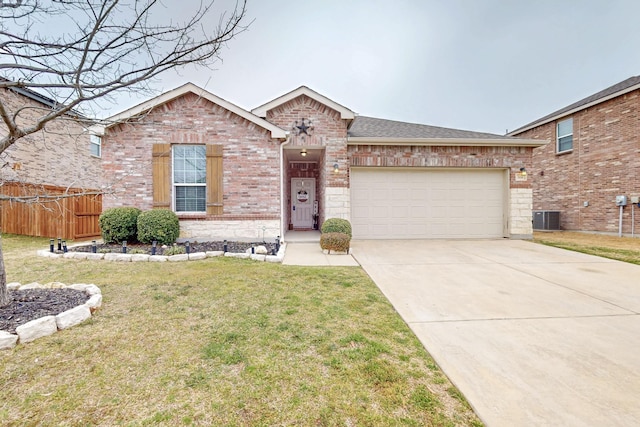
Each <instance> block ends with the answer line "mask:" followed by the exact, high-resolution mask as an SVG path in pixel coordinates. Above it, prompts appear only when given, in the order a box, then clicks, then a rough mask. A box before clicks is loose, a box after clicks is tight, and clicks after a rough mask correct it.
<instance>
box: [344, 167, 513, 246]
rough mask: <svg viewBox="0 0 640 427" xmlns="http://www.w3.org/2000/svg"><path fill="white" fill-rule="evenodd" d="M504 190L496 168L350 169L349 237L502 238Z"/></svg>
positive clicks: (499, 171)
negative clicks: (350, 222) (350, 216)
mask: <svg viewBox="0 0 640 427" xmlns="http://www.w3.org/2000/svg"><path fill="white" fill-rule="evenodd" d="M505 185H506V184H505V178H504V172H503V171H502V170H499V169H484V170H483V169H465V170H451V169H448V170H444V169H438V170H432V169H431V170H427V169H420V170H415V169H414V170H407V169H392V170H389V169H357V168H354V169H352V171H351V195H352V196H351V203H352V206H351V209H352V225H353V234H354V238H361V239H369V238H371V239H385V238H389V239H390V238H393V239H401V238H404V239H412V238H493V237H502V236H503V233H504V216H505V214H504V209H505V208H504V206H505V195H506V188H505Z"/></svg>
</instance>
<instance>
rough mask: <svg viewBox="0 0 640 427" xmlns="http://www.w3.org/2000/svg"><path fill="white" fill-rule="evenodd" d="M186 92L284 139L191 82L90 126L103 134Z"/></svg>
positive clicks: (278, 131)
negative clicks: (114, 126) (112, 127)
mask: <svg viewBox="0 0 640 427" xmlns="http://www.w3.org/2000/svg"><path fill="white" fill-rule="evenodd" d="M187 94H193V95H196V96H197V97H200V98H204V99H206V100H208V101H209V102H211V103H213V104H216V105H217V106H219V107H221V108H224V109H225V110H228V111H229V112H231V113H233V114H235V115H237V116H240V117H242V118H243V119H245V120H247V121H249V122H251V123H253V124H255V125H256V126H258V127H261V128H263V129H265V130H266V131H268V132H270V133H271V138H274V139H285V138H286V137H287V133H286V132H285V131H284V130H283V129H281V128H279V127H277V126H275V125H274V124H272V123H269V122H268V121H266V120H264V119H262V118H260V117H258V116H256V115H254V114H252V113H251V112H249V111H247V110H245V109H243V108H240V107H238V106H237V105H235V104H232V103H230V102H228V101H226V100H224V99H222V98H220V97H218V96H216V95H214V94H212V93H210V92H208V91H206V90H204V89H202V88H200V87H198V86H196V85H194V84H193V83H187V84H185V85H182V86H180V87H178V88H176V89H173V90H170V91H168V92H165V93H163V94H161V95H159V96H157V97H155V98H152V99H150V100H148V101H146V102H143V103H142V104H138V105H136V106H134V107H132V108H129V109H127V110H125V111H123V112H121V113H118V114H116V115H113V116H111V117H108V118H107V119H105V120H103V121H102V124H101V125H99V126H94V127H92V129H91V130H92V131H93V132H95V133H98V134H104V130H105V129H106V128H109V127H111V126H113V125H115V124H117V123H120V122H123V121H127V120H131V119H134V118H137V117H141V116H143V115H145V114H147V113H148V112H149V111H152V110H153V109H156V108H159V107H161V106H163V105H165V104H167V103H169V102H170V101H173V100H175V99H177V98H180V97H183V96H185V95H187Z"/></svg>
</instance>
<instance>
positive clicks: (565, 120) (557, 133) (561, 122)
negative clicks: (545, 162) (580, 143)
mask: <svg viewBox="0 0 640 427" xmlns="http://www.w3.org/2000/svg"><path fill="white" fill-rule="evenodd" d="M568 121H571V133H567V134H563V135H560V125H561V124H563V123H566V122H568ZM567 137H571V148H567V149H564V150H561V149H560V143H561V141H560V140H561V139H563V138H567ZM571 151H573V117H568V118H566V119H563V120H559V121H558V122H556V153H558V154H562V153H570V152H571Z"/></svg>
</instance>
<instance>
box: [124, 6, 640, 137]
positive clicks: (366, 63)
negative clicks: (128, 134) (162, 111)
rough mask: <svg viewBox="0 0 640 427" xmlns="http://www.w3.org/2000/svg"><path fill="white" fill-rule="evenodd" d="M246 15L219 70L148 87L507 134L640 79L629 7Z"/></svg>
mask: <svg viewBox="0 0 640 427" xmlns="http://www.w3.org/2000/svg"><path fill="white" fill-rule="evenodd" d="M171 1H173V0H171ZM196 2H197V0H183V1H182V3H181V4H182V5H183V7H184V9H185V10H187V8H188V6H189V4H190V3H196ZM248 8H249V12H248V16H247V18H248V19H247V22H250V21H253V22H252V23H251V25H250V27H249V28H248V30H247V31H246V32H244V33H242V34H240V35H239V36H237V38H235V39H234V40H232V41H231V42H230V43H229V44H228V46H227V47H226V48H225V49H224V50H223V52H222V55H223V62H222V63H219V64H217V69H215V70H211V71H207V70H202V69H199V70H184V71H183V72H182V73H181V75H179V76H177V75H174V74H167V75H166V76H164V78H163V79H162V81H161V82H159V83H158V85H157V88H158V89H161V90H169V89H172V88H174V87H177V86H179V85H181V84H183V83H185V82H187V81H191V82H193V83H195V84H197V85H199V86H202V87H204V88H206V89H207V90H209V91H210V92H212V93H214V94H216V95H218V96H220V97H222V98H224V99H226V100H227V101H230V102H232V103H234V104H237V105H238V106H240V107H243V108H245V109H248V110H250V109H252V108H255V107H257V106H259V105H261V104H263V103H265V102H268V101H270V100H272V99H274V98H276V97H278V96H280V95H283V94H285V93H287V92H289V91H291V90H293V89H295V88H297V87H299V86H301V85H306V86H308V87H310V88H311V89H313V90H315V91H317V92H319V93H321V94H322V95H325V96H327V97H328V98H330V99H332V100H333V101H335V102H338V103H339V104H342V105H344V106H345V107H348V108H350V109H351V110H353V111H355V112H356V113H358V114H360V115H366V116H373V117H379V118H385V119H391V120H400V121H406V122H414V123H423V124H430V125H435V126H443V127H451V128H457V129H467V130H475V131H484V132H492V133H497V134H504V133H505V131H506V130H507V129H509V130H514V129H515V128H517V127H520V126H522V125H524V124H526V123H528V122H531V121H533V120H535V119H537V118H540V117H542V116H544V115H546V114H548V113H550V112H552V111H554V110H557V109H559V108H562V107H564V106H566V105H569V104H570V103H573V102H574V101H577V100H579V99H581V98H584V97H586V96H588V95H591V94H593V93H595V92H597V91H600V90H602V89H604V88H606V87H608V86H610V85H612V84H615V83H618V82H620V81H622V80H624V79H626V78H628V77H631V76H635V75H639V74H640V1H638V0H249V5H248ZM214 21H215V20H214ZM133 102H134V101H132V100H127V101H126V102H125V101H121V105H120V107H121V108H120V109H124V108H127V107H129V106H131V105H133ZM138 102H139V101H138Z"/></svg>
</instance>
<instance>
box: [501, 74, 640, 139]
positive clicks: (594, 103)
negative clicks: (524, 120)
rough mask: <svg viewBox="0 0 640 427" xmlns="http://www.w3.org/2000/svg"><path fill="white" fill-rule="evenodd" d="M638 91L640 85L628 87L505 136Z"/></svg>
mask: <svg viewBox="0 0 640 427" xmlns="http://www.w3.org/2000/svg"><path fill="white" fill-rule="evenodd" d="M638 89H640V84H637V85H634V86H631V87H628V88H626V89H623V90H620V91H618V92H615V93H612V94H611V95H607V96H605V97H602V98H598V99H596V100H595V101H591V102H589V103H588V104H584V105H581V106H579V107H576V108H574V109H571V110H569V111H565V112H563V113H560V114H557V115H554V116H552V117H549V118H548V119H545V120H543V121H540V122H534V123H533V124H531V125H528V126H526V127H523V128H520V129H516V130H514V131H513V132H509V133H508V134H507V136H513V135H517V134H519V133H522V132H526V131H528V130H531V129H534V128H537V127H538V126H542V125H546V124H547V123H551V122H554V121H556V120H559V119H561V118H563V117H567V116H570V115H572V114H575V113H577V112H579V111H582V110H586V109H587V108H591V107H593V106H594V105H598V104H602V103H603V102H606V101H609V100H611V99H613V98H617V97H619V96H622V95H624V94H627V93H629V92H633V91H634V90H638Z"/></svg>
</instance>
